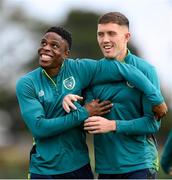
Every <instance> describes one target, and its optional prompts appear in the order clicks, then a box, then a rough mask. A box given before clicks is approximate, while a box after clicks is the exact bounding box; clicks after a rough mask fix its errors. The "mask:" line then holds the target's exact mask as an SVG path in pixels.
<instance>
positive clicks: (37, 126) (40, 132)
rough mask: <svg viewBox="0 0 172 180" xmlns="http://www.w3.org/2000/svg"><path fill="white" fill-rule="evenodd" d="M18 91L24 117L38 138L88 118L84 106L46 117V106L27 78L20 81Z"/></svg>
mask: <svg viewBox="0 0 172 180" xmlns="http://www.w3.org/2000/svg"><path fill="white" fill-rule="evenodd" d="M16 93H17V98H18V102H19V106H20V110H21V114H22V117H23V119H24V121H25V123H26V125H27V127H28V128H29V130H30V131H31V133H32V135H33V136H34V137H36V138H45V137H50V136H53V135H57V134H59V133H62V132H64V131H66V130H68V129H70V128H73V127H75V126H78V125H80V124H81V123H82V122H83V121H84V120H85V119H86V118H88V112H87V111H86V109H85V108H84V107H81V108H78V109H77V110H76V111H73V112H72V113H70V114H68V115H65V116H59V117H55V118H46V115H45V111H44V107H43V106H42V104H41V103H40V102H39V101H38V99H37V97H36V95H35V89H34V86H33V84H32V82H31V81H28V79H26V78H23V79H21V80H20V81H18V83H17V86H16Z"/></svg>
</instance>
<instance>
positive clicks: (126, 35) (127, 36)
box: [125, 32, 131, 41]
mask: <svg viewBox="0 0 172 180" xmlns="http://www.w3.org/2000/svg"><path fill="white" fill-rule="evenodd" d="M130 37H131V33H130V32H127V33H126V34H125V38H126V40H127V41H129V39H130Z"/></svg>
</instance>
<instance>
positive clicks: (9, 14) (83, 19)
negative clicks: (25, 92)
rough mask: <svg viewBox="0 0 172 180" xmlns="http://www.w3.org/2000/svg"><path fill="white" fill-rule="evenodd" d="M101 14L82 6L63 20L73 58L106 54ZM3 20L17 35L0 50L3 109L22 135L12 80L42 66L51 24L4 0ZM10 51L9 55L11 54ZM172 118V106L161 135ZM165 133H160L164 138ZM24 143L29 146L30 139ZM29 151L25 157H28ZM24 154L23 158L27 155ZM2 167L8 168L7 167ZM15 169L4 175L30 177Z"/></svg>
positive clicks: (0, 103) (0, 16) (0, 13)
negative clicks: (40, 54)
mask: <svg viewBox="0 0 172 180" xmlns="http://www.w3.org/2000/svg"><path fill="white" fill-rule="evenodd" d="M98 16H99V15H98V14H95V13H92V12H82V11H78V10H73V11H72V12H71V13H70V14H69V15H68V17H67V19H66V21H65V22H63V24H61V25H62V26H64V27H66V28H67V29H68V30H70V31H71V33H72V37H73V46H72V52H71V57H73V58H77V57H79V58H82V57H89V58H95V59H100V58H101V57H102V54H101V52H100V50H99V47H98V44H97V40H96V27H97V19H98ZM0 20H1V21H2V27H3V29H2V33H4V35H3V37H5V36H8V35H9V33H10V35H11V34H12V35H13V38H15V41H14V43H6V44H5V41H3V46H2V48H4V46H5V50H3V49H1V50H2V51H1V52H0V56H1V57H2V61H1V62H2V63H1V65H2V66H1V74H2V73H3V74H5V75H4V76H2V75H1V76H0V78H1V79H0V84H1V86H0V113H1V111H3V112H6V114H8V115H9V117H10V118H11V123H12V125H11V126H9V128H10V129H9V130H10V132H11V133H12V134H13V136H16V137H17V138H19V136H18V134H21V133H23V132H25V129H26V128H25V125H24V123H23V121H22V120H21V116H20V113H19V107H18V102H17V99H16V96H15V90H14V86H15V85H14V84H15V83H14V82H12V81H10V80H11V79H13V76H14V75H15V74H17V76H21V74H24V73H26V72H27V71H29V70H31V69H33V68H36V67H37V66H38V59H37V52H36V51H35V49H37V46H38V45H39V40H40V38H41V36H42V35H43V33H44V32H45V31H46V30H47V28H49V27H50V25H49V24H47V23H45V22H43V21H40V20H35V19H33V18H31V17H28V16H27V15H26V14H25V12H24V11H23V10H22V9H21V8H20V7H19V6H17V7H15V8H11V9H10V11H7V10H6V9H4V1H3V0H1V1H0ZM7 25H8V26H7ZM54 25H56V24H54ZM54 25H51V26H54ZM14 27H17V28H18V30H19V32H20V33H21V32H22V33H23V32H24V34H23V35H22V34H20V36H19V35H15V33H14ZM2 33H1V34H2ZM13 33H14V34H13ZM18 38H19V39H18ZM28 39H30V40H32V41H31V42H30V44H31V46H23V44H22V42H25V41H27V40H28ZM20 45H21V46H23V47H25V48H23V47H22V49H19V48H18V46H20ZM29 48H30V49H32V51H31V50H29ZM129 49H130V50H131V51H132V52H134V53H135V54H138V51H137V49H136V48H135V46H134V45H133V44H129ZM7 55H9V56H10V58H9V57H8V56H7ZM19 58H21V61H22V60H23V61H24V60H25V59H29V60H28V61H26V60H25V61H24V62H23V63H21V64H20V63H19V62H17V63H16V62H15V61H13V60H14V59H15V60H16V59H19ZM7 62H8V63H11V66H10V67H9V64H5V63H7ZM3 63H4V66H3ZM7 66H8V67H7ZM5 68H6V69H9V71H7V70H6V69H5ZM15 68H16V69H15ZM11 83H13V86H12V85H11ZM167 99H168V98H167ZM1 115H2V114H0V118H1V119H2V121H6V119H3V117H4V116H1ZM171 118H172V112H171V110H170V109H169V113H168V115H167V117H166V118H165V119H164V120H163V123H162V128H161V132H162V133H161V132H160V135H162V136H165V135H166V134H167V133H168V131H169V129H170V127H171V121H170V119H171ZM0 122H1V121H0ZM169 123H170V126H169ZM0 126H1V124H0ZM27 132H28V131H27ZM162 136H160V138H161V137H162ZM22 138H23V139H24V140H26V139H25V136H23V137H22ZM14 139H15V138H14ZM15 142H16V141H13V143H14V144H15ZM24 143H25V146H26V142H24ZM6 151H7V150H6V149H5V152H6ZM16 153H17V150H15V151H14V154H15V155H16ZM26 153H28V152H26ZM27 155H28V154H27ZM27 155H26V156H24V157H25V158H27ZM21 157H22V158H23V156H21ZM5 158H8V156H7V157H6V156H3V157H1V158H0V162H3V163H5V162H6V159H5ZM22 161H23V159H22ZM8 162H9V161H7V164H5V165H4V164H3V167H4V168H5V167H7V168H8V172H9V171H10V169H9V168H10V165H9V164H8ZM13 168H14V166H13ZM16 168H17V166H16ZM18 169H20V168H18ZM2 171H4V172H5V170H2ZM11 172H12V173H13V175H10V172H9V173H4V177H2V176H1V177H0V178H11V177H12V178H26V176H23V172H22V176H21V174H18V173H20V172H18V171H16V172H17V174H15V173H14V169H13V170H11ZM14 174H15V176H14ZM5 175H6V176H5Z"/></svg>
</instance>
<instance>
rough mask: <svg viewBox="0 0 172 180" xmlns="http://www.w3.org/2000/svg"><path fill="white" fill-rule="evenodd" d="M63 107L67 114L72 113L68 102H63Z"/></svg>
mask: <svg viewBox="0 0 172 180" xmlns="http://www.w3.org/2000/svg"><path fill="white" fill-rule="evenodd" d="M62 106H63V109H64V110H65V111H66V112H67V113H69V112H70V108H69V106H68V104H67V103H66V102H62Z"/></svg>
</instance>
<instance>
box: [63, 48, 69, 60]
mask: <svg viewBox="0 0 172 180" xmlns="http://www.w3.org/2000/svg"><path fill="white" fill-rule="evenodd" d="M69 54H70V50H69V49H68V48H66V50H65V52H64V55H63V59H66V58H68V57H69Z"/></svg>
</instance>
